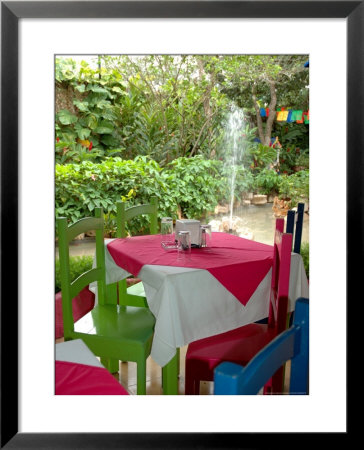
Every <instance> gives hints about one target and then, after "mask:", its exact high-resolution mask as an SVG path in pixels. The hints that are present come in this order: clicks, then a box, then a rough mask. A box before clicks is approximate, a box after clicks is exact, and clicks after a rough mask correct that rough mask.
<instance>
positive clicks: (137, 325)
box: [57, 208, 155, 395]
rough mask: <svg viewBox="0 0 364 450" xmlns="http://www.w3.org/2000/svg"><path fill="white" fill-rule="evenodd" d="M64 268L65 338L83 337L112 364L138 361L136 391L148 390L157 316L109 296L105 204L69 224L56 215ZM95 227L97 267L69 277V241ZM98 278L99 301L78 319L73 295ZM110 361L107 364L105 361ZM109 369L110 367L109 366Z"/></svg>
mask: <svg viewBox="0 0 364 450" xmlns="http://www.w3.org/2000/svg"><path fill="white" fill-rule="evenodd" d="M57 228H58V242H59V260H60V269H61V287H62V312H63V321H64V337H65V340H66V341H68V340H71V339H82V340H83V341H84V343H85V344H86V345H87V346H88V347H89V349H90V350H91V351H92V352H93V353H94V354H95V355H96V356H99V357H101V361H102V363H103V364H105V363H107V362H110V366H111V365H112V364H113V363H115V362H117V365H118V366H119V361H120V360H121V361H132V362H136V363H137V394H138V395H140V394H145V393H146V360H147V358H148V356H149V354H150V350H151V346H152V340H153V333H154V324H155V318H154V316H153V314H152V313H151V312H150V310H149V309H147V308H134V307H120V306H119V305H117V304H112V303H115V302H114V301H113V300H112V301H111V303H110V300H109V298H108V297H107V289H106V283H105V247H104V219H103V211H102V208H95V217H87V218H84V219H81V220H79V221H78V222H76V223H74V224H73V225H70V226H68V224H67V219H66V218H64V217H62V218H58V219H57ZM91 230H95V231H96V267H94V268H92V269H91V270H89V271H87V272H85V273H83V274H82V275H80V276H79V277H78V278H77V279H76V280H74V281H72V280H71V279H70V267H69V244H70V242H71V241H72V239H73V238H74V237H75V236H77V235H79V234H80V233H84V232H86V231H91ZM95 281H97V289H98V303H97V305H95V307H94V308H93V309H92V310H91V311H90V312H89V313H88V314H86V315H85V316H84V317H82V318H81V319H80V320H78V321H77V322H76V323H75V322H74V320H73V315H72V299H73V298H74V297H76V295H77V294H78V293H79V292H80V291H81V290H82V289H83V288H84V287H85V286H87V285H89V284H90V283H92V282H95ZM106 365H107V364H106ZM109 370H110V368H109Z"/></svg>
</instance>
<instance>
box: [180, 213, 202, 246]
mask: <svg viewBox="0 0 364 450" xmlns="http://www.w3.org/2000/svg"><path fill="white" fill-rule="evenodd" d="M175 231H176V234H175V238H176V240H177V238H178V232H179V231H189V232H190V233H191V245H193V246H196V245H197V246H199V245H200V221H199V220H194V219H178V220H176V227H175Z"/></svg>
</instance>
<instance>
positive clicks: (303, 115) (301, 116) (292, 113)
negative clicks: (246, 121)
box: [259, 106, 310, 124]
mask: <svg viewBox="0 0 364 450" xmlns="http://www.w3.org/2000/svg"><path fill="white" fill-rule="evenodd" d="M259 111H260V115H261V117H269V108H260V110H259ZM276 120H277V121H278V122H287V123H293V122H296V123H305V124H309V123H310V113H309V110H307V112H306V111H305V112H303V110H301V109H297V110H296V109H286V107H281V106H280V107H278V108H276Z"/></svg>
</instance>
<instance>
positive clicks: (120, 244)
mask: <svg viewBox="0 0 364 450" xmlns="http://www.w3.org/2000/svg"><path fill="white" fill-rule="evenodd" d="M107 248H108V250H109V253H110V254H111V256H112V257H113V259H114V261H115V263H116V264H117V265H118V266H120V267H122V268H123V269H125V270H127V271H128V272H129V273H131V274H133V275H134V276H138V274H139V271H140V269H141V268H142V267H143V266H144V265H146V264H152V265H164V266H177V267H191V268H196V269H205V270H208V271H209V272H210V273H211V274H212V275H213V276H214V277H215V278H216V279H217V280H218V281H219V282H220V283H221V284H222V285H223V286H224V287H225V288H226V289H228V290H229V291H230V292H231V293H232V294H233V295H235V297H236V298H237V299H238V300H239V301H240V302H241V303H242V304H243V305H246V304H247V303H248V301H249V299H250V297H251V296H252V295H253V293H254V291H255V290H256V288H257V286H258V285H259V283H260V282H261V281H262V280H263V278H264V277H265V276H266V275H267V273H268V271H269V269H270V268H271V266H272V264H273V247H272V246H270V245H266V244H261V243H259V242H254V241H250V240H249V239H243V238H240V237H238V236H234V235H230V234H227V233H212V248H209V249H199V248H193V249H192V251H191V259H190V260H189V261H183V262H181V261H178V260H177V251H165V250H163V249H162V247H161V238H160V235H154V236H136V237H132V238H124V239H115V240H113V241H112V242H110V243H109V244H108V246H107Z"/></svg>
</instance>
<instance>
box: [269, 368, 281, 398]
mask: <svg viewBox="0 0 364 450" xmlns="http://www.w3.org/2000/svg"><path fill="white" fill-rule="evenodd" d="M283 374H284V371H283V367H281V368H279V369H278V370H277V372H276V373H275V374H274V375H273V377H272V394H283V383H284V377H283Z"/></svg>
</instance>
